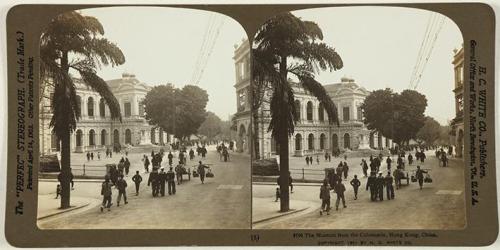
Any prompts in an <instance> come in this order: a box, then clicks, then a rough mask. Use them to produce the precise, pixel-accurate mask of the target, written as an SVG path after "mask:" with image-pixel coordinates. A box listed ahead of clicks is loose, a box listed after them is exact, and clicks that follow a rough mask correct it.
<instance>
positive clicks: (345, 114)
mask: <svg viewBox="0 0 500 250" xmlns="http://www.w3.org/2000/svg"><path fill="white" fill-rule="evenodd" d="M342 115H343V117H344V119H343V120H344V121H345V122H347V121H349V120H350V117H349V116H350V114H349V107H344V108H343V109H342Z"/></svg>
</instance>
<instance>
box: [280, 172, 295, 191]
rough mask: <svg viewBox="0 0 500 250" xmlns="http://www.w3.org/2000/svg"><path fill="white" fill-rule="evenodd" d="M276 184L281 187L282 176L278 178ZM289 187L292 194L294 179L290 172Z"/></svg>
mask: <svg viewBox="0 0 500 250" xmlns="http://www.w3.org/2000/svg"><path fill="white" fill-rule="evenodd" d="M276 182H277V183H278V186H281V176H279V177H278V179H277V180H276ZM288 186H289V187H290V193H293V179H292V174H291V173H290V171H289V172H288Z"/></svg>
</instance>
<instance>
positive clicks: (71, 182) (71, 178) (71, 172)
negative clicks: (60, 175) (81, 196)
mask: <svg viewBox="0 0 500 250" xmlns="http://www.w3.org/2000/svg"><path fill="white" fill-rule="evenodd" d="M74 178H75V176H74V175H73V170H72V169H71V168H69V183H70V184H71V190H75V182H74V181H73V179H74Z"/></svg>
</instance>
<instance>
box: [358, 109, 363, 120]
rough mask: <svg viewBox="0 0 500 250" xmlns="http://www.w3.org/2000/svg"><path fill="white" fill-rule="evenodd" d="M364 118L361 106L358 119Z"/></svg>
mask: <svg viewBox="0 0 500 250" xmlns="http://www.w3.org/2000/svg"><path fill="white" fill-rule="evenodd" d="M362 120H363V110H362V109H361V107H358V121H362Z"/></svg>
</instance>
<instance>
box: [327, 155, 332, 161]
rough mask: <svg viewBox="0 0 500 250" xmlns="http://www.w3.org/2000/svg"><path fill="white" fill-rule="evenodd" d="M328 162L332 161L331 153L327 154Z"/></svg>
mask: <svg viewBox="0 0 500 250" xmlns="http://www.w3.org/2000/svg"><path fill="white" fill-rule="evenodd" d="M328 162H332V155H331V154H328Z"/></svg>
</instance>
